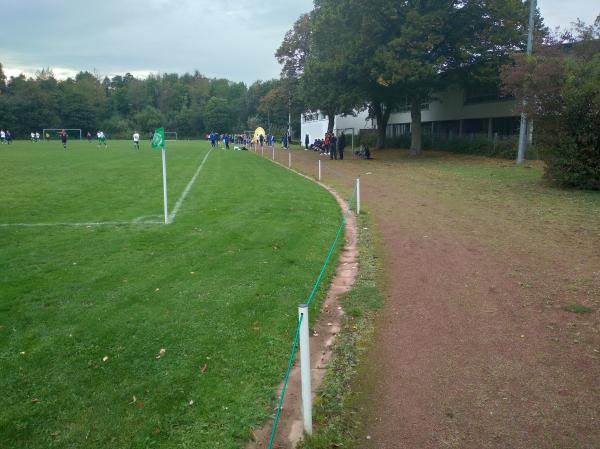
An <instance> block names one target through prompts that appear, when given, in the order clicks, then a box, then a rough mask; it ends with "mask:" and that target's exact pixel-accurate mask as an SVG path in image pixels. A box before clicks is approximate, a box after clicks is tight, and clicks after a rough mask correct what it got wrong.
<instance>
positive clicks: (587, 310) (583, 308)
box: [563, 304, 593, 314]
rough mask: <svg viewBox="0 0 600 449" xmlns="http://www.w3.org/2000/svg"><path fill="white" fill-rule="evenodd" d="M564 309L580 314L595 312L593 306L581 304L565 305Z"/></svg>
mask: <svg viewBox="0 0 600 449" xmlns="http://www.w3.org/2000/svg"><path fill="white" fill-rule="evenodd" d="M563 310H564V311H566V312H571V313H578V314H586V313H592V312H593V310H592V309H591V308H589V307H586V306H582V305H581V304H569V305H568V306H564V307H563Z"/></svg>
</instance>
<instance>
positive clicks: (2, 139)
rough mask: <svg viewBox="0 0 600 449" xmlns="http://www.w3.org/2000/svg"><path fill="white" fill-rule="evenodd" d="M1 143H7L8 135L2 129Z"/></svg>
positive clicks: (0, 130) (0, 131)
mask: <svg viewBox="0 0 600 449" xmlns="http://www.w3.org/2000/svg"><path fill="white" fill-rule="evenodd" d="M0 142H1V143H6V133H5V132H4V130H3V129H0Z"/></svg>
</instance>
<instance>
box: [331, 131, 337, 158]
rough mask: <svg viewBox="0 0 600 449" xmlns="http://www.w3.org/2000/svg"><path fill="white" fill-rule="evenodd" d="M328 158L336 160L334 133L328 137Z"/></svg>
mask: <svg viewBox="0 0 600 449" xmlns="http://www.w3.org/2000/svg"><path fill="white" fill-rule="evenodd" d="M329 159H335V160H337V137H335V134H332V135H331V137H330V138H329Z"/></svg>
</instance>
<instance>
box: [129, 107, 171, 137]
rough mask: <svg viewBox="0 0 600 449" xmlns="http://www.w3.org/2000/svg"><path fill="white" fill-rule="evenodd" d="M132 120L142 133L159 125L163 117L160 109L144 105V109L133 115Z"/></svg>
mask: <svg viewBox="0 0 600 449" xmlns="http://www.w3.org/2000/svg"><path fill="white" fill-rule="evenodd" d="M133 121H134V122H135V124H136V125H137V127H138V128H139V130H140V132H142V133H149V132H150V131H153V130H154V129H155V128H158V127H160V126H161V124H162V122H163V121H164V118H163V116H162V114H161V113H160V111H159V110H158V109H156V108H153V107H152V106H146V107H145V108H144V110H142V111H141V112H138V113H137V114H135V115H134V116H133Z"/></svg>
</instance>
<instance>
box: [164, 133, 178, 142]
mask: <svg viewBox="0 0 600 449" xmlns="http://www.w3.org/2000/svg"><path fill="white" fill-rule="evenodd" d="M174 140H177V131H165V141H167V142H172V141H174Z"/></svg>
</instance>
